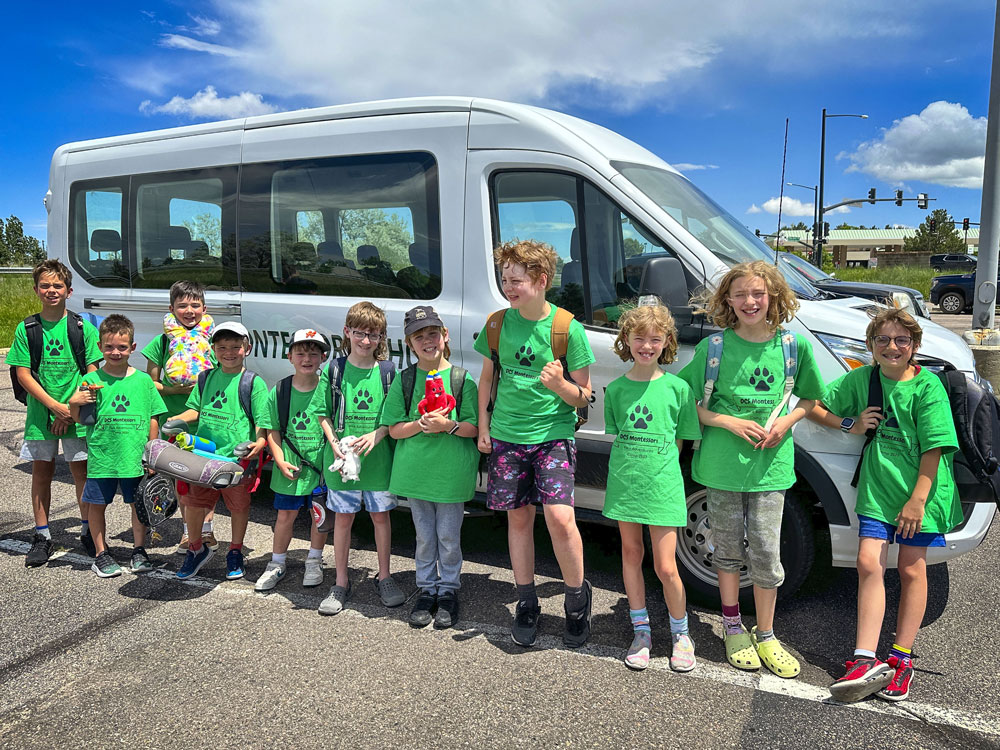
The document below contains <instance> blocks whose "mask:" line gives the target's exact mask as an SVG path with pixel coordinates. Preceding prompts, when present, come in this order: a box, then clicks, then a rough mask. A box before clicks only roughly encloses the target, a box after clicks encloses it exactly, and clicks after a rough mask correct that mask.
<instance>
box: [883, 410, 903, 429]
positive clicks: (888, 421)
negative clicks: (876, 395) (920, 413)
mask: <svg viewBox="0 0 1000 750" xmlns="http://www.w3.org/2000/svg"><path fill="white" fill-rule="evenodd" d="M883 412H884V413H885V421H884V422H883V423H882V424H884V425H885V426H886V427H889V428H891V429H893V430H898V429H899V420H898V419H896V415H895V414H893V412H892V409H890V408H889V407H888V406H886V407H883Z"/></svg>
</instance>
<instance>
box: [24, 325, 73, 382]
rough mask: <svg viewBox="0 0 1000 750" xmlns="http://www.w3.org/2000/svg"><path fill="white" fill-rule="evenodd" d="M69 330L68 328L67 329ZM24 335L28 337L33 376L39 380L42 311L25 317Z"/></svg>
mask: <svg viewBox="0 0 1000 750" xmlns="http://www.w3.org/2000/svg"><path fill="white" fill-rule="evenodd" d="M67 330H68V329H67ZM24 335H25V336H26V337H27V338H28V355H29V357H30V361H31V365H30V367H29V369H30V370H31V377H33V378H34V379H35V380H36V381H37V380H38V370H39V368H40V367H41V366H42V346H43V343H44V342H43V341H42V316H41V313H35V314H34V315H29V316H28V317H27V318H25V319H24Z"/></svg>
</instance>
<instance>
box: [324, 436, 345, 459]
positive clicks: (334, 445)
mask: <svg viewBox="0 0 1000 750" xmlns="http://www.w3.org/2000/svg"><path fill="white" fill-rule="evenodd" d="M327 442H330V441H327ZM330 448H332V449H333V455H334V456H335V457H336V458H339V459H341V460H343V458H344V454H343V453H342V452H341V450H340V441H339V440H334V441H332V442H330Z"/></svg>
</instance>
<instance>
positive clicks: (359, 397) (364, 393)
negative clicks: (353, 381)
mask: <svg viewBox="0 0 1000 750" xmlns="http://www.w3.org/2000/svg"><path fill="white" fill-rule="evenodd" d="M374 400H375V399H373V398H372V394H371V393H369V392H368V389H367V388H362V389H360V390H359V391H358V392H357V393H355V394H354V406H355V407H356V408H357V409H358V410H359V411H368V410H369V409H371V408H372V402H373V401H374Z"/></svg>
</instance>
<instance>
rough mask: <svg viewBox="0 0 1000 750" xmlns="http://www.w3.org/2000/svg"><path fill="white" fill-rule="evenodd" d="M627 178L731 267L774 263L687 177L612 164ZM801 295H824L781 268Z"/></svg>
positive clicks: (795, 273) (770, 253)
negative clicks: (756, 263) (755, 262)
mask: <svg viewBox="0 0 1000 750" xmlns="http://www.w3.org/2000/svg"><path fill="white" fill-rule="evenodd" d="M611 164H612V166H613V167H614V168H615V169H617V170H618V171H619V172H621V173H622V175H624V176H625V178H626V179H627V180H628V181H629V182H631V183H632V184H633V185H635V186H636V187H637V188H638V189H639V190H641V191H642V192H643V193H645V194H646V195H647V196H648V197H649V198H650V199H651V200H653V201H655V202H656V204H657V205H658V206H659V207H660V208H662V209H663V210H664V211H666V212H667V213H668V214H670V215H671V216H672V217H673V218H674V219H676V220H677V222H678V223H679V224H681V226H683V227H684V228H685V229H687V230H688V231H689V232H690V233H691V234H692V235H694V236H695V237H696V238H697V239H698V240H699V241H700V242H701V243H702V244H703V245H704V246H705V247H707V248H708V249H709V250H710V251H711V252H712V253H713V254H714V255H715V256H716V257H717V258H718V259H719V260H721V261H722V262H723V263H726V264H727V265H730V266H732V265H735V264H737V263H747V262H749V261H754V260H763V261H767V262H768V263H774V251H773V250H771V249H770V248H768V247H767V245H765V244H764V243H763V242H761V240H760V239H759V238H758V237H756V236H755V235H754V234H753V232H751V231H750V230H749V229H747V228H746V227H745V226H743V224H741V223H740V222H738V221H737V220H736V219H735V218H734V217H733V216H731V215H730V214H729V213H728V212H727V211H726V210H725V209H723V208H722V207H721V206H720V205H719V204H718V203H716V202H715V201H713V200H712V199H711V198H709V197H708V196H707V195H705V194H704V193H703V192H701V191H700V190H699V189H698V188H696V187H695V186H694V184H692V183H691V181H690V180H688V179H686V178H685V177H683V176H681V175H679V174H676V173H674V172H668V171H667V170H665V169H657V168H656V167H650V166H647V165H645V164H631V163H629V162H620V161H619V162H612V163H611ZM779 268H780V270H781V271H782V274H783V275H784V277H785V279H786V280H787V281H788V285H789V286H790V287H791V288H792V291H794V292H795V293H796V294H797V295H798V296H800V297H806V298H809V299H817V298H818V297H820V296H821V295H820V294H819V293H818V292H817V291H816V288H815V287H814V286H813V285H812V284H810V283H809V281H808V280H807V279H805V278H804V277H803V276H802V274H800V273H799V272H798V271H796V270H794V269H792V268H789V267H788V266H784V267H781V266H779Z"/></svg>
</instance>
